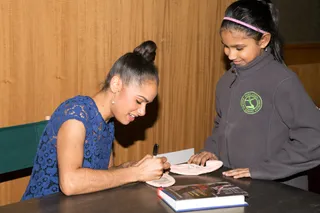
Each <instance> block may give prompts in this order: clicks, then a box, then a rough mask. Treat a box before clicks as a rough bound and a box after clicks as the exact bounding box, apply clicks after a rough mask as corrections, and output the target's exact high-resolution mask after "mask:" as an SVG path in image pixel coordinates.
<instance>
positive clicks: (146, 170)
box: [135, 155, 170, 181]
mask: <svg viewBox="0 0 320 213" xmlns="http://www.w3.org/2000/svg"><path fill="white" fill-rule="evenodd" d="M135 166H136V167H137V168H138V174H137V176H138V178H137V179H138V181H150V180H156V179H159V178H160V177H161V176H162V174H163V171H164V170H166V169H169V168H170V163H169V162H167V158H165V157H160V158H153V157H152V156H151V155H146V156H145V157H144V158H143V159H142V160H140V161H139V162H138V163H136V164H135Z"/></svg>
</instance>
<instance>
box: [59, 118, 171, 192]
mask: <svg viewBox="0 0 320 213" xmlns="http://www.w3.org/2000/svg"><path fill="white" fill-rule="evenodd" d="M85 135H86V130H85V127H84V125H83V123H82V122H80V121H78V120H68V121H66V122H64V123H63V124H62V126H61V128H60V130H59V132H58V135H57V159H58V169H59V185H60V188H61V190H62V192H63V193H64V194H66V195H75V194H84V193H90V192H95V191H100V190H103V189H108V188H113V187H116V186H120V185H123V184H126V183H130V182H135V181H148V180H154V179H159V178H160V177H161V175H162V173H163V169H164V167H167V166H168V165H165V164H166V163H165V159H162V158H152V156H146V157H145V158H144V159H142V160H141V161H140V164H139V165H137V166H132V167H128V168H119V169H112V170H94V169H89V168H82V162H83V157H84V156H83V145H84V140H85ZM112 164H113V159H111V162H110V163H109V166H110V165H112Z"/></svg>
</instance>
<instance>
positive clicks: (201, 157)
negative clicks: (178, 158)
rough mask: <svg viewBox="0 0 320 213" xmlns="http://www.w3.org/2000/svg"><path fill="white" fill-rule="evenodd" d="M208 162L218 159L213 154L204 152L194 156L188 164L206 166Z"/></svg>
mask: <svg viewBox="0 0 320 213" xmlns="http://www.w3.org/2000/svg"><path fill="white" fill-rule="evenodd" d="M208 160H218V158H217V156H215V155H214V154H213V153H211V152H207V151H204V152H200V153H199V154H195V155H192V156H191V157H190V159H189V160H188V163H194V164H197V165H201V166H204V165H205V163H206V162H207V161H208Z"/></svg>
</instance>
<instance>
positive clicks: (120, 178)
mask: <svg viewBox="0 0 320 213" xmlns="http://www.w3.org/2000/svg"><path fill="white" fill-rule="evenodd" d="M155 51H156V44H155V43H154V42H152V41H146V42H144V43H142V44H141V45H140V46H138V47H137V48H135V49H134V51H133V52H130V53H127V54H125V55H123V56H122V57H120V58H119V59H118V60H117V61H116V62H115V64H114V65H113V67H112V68H111V71H110V72H109V74H108V76H107V78H106V80H105V83H104V86H103V88H102V90H101V91H100V92H99V93H97V94H96V95H95V96H93V97H92V98H91V97H87V96H76V97H73V98H71V99H69V100H67V101H65V102H63V103H62V104H61V105H60V106H59V107H58V108H57V109H56V110H55V112H54V113H53V115H52V116H51V119H50V121H49V122H48V125H47V126H46V128H45V131H44V133H43V135H42V137H41V140H40V143H39V146H38V151H37V154H36V158H35V161H34V167H33V170H32V174H31V179H30V182H29V185H28V187H27V189H26V191H25V193H24V196H23V198H22V199H23V200H26V199H30V198H35V197H42V196H45V195H49V194H53V193H57V192H59V191H62V192H63V193H64V194H66V195H74V194H83V193H89V192H95V191H99V190H103V189H107V188H112V187H116V186H119V185H122V184H126V183H130V182H134V181H148V180H154V179H159V178H160V177H161V175H162V173H163V170H164V169H167V168H169V167H170V165H169V163H167V162H166V159H165V158H152V157H151V156H150V155H147V156H145V157H144V158H143V159H142V160H141V161H139V162H137V163H133V162H128V163H125V164H123V165H121V166H118V167H114V166H113V156H112V143H113V140H114V125H113V122H112V121H111V120H110V119H111V118H112V117H115V118H116V119H117V120H118V121H119V122H121V123H122V124H124V125H126V124H129V123H130V122H132V121H133V120H134V119H136V118H138V117H139V116H144V115H145V113H146V105H147V104H148V103H150V102H152V101H153V99H154V98H155V97H156V95H157V91H158V84H159V77H158V72H157V69H156V67H155V65H154V63H153V61H154V59H155V54H156V52H155Z"/></svg>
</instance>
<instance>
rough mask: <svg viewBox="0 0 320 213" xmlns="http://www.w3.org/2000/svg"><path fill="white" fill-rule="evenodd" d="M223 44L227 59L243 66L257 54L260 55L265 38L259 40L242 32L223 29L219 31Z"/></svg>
mask: <svg viewBox="0 0 320 213" xmlns="http://www.w3.org/2000/svg"><path fill="white" fill-rule="evenodd" d="M220 36H221V42H222V44H223V45H224V53H225V54H226V55H227V56H228V58H229V60H230V61H232V62H233V63H234V64H236V65H238V66H245V65H247V64H248V63H250V62H251V61H252V60H253V59H255V58H256V57H257V56H259V55H261V53H262V51H263V49H264V48H265V47H266V46H267V44H268V43H267V44H266V45H265V42H264V41H265V38H264V37H263V39H261V40H260V41H259V42H258V41H256V40H254V39H253V38H251V37H248V36H247V35H246V34H245V33H244V32H241V31H236V30H229V29H224V30H222V31H221V33H220Z"/></svg>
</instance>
